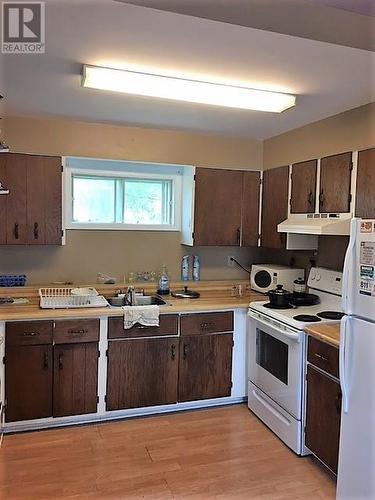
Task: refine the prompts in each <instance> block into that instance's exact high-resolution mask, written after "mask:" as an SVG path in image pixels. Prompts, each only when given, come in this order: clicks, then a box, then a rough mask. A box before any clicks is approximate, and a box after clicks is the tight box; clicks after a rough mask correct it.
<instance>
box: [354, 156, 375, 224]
mask: <svg viewBox="0 0 375 500" xmlns="http://www.w3.org/2000/svg"><path fill="white" fill-rule="evenodd" d="M374 186H375V148H372V149H366V150H364V151H360V152H359V153H358V174H357V196H356V209H355V215H356V217H362V218H364V219H375V193H374Z"/></svg>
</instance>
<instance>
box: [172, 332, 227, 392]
mask: <svg viewBox="0 0 375 500" xmlns="http://www.w3.org/2000/svg"><path fill="white" fill-rule="evenodd" d="M232 349H233V335H232V333H224V334H212V335H210V334H206V335H205V334H201V335H192V336H184V337H182V338H181V343H180V370H179V383H178V400H179V401H193V400H198V399H209V398H220V397H224V396H230V394H231V390H232V379H231V376H232Z"/></svg>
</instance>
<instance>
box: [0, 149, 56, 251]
mask: <svg viewBox="0 0 375 500" xmlns="http://www.w3.org/2000/svg"><path fill="white" fill-rule="evenodd" d="M0 180H1V181H2V182H3V183H4V184H5V185H6V187H7V188H9V189H10V193H9V195H6V196H1V197H0V198H1V200H0V215H2V216H3V217H4V218H3V220H5V221H6V223H5V225H4V226H3V227H4V228H5V229H4V228H3V229H0V244H8V245H61V242H62V176H61V158H60V157H51V156H39V155H26V154H18V153H2V154H1V155H0Z"/></svg>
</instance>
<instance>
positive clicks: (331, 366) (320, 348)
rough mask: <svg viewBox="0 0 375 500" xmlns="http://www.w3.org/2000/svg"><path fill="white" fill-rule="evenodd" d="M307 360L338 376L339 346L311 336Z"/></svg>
mask: <svg viewBox="0 0 375 500" xmlns="http://www.w3.org/2000/svg"><path fill="white" fill-rule="evenodd" d="M307 360H308V361H309V362H310V363H312V364H313V365H315V366H317V367H318V368H320V369H321V370H324V371H325V372H327V373H329V374H330V375H333V376H334V377H336V378H338V376H339V350H338V348H337V347H334V346H332V345H329V344H327V343H326V342H321V341H320V340H317V339H315V338H314V337H309V340H308V349H307Z"/></svg>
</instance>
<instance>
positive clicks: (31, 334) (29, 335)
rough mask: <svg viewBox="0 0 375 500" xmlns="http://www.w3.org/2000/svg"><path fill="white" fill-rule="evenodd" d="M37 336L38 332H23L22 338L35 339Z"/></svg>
mask: <svg viewBox="0 0 375 500" xmlns="http://www.w3.org/2000/svg"><path fill="white" fill-rule="evenodd" d="M38 335H40V333H38V332H25V333H24V334H23V336H24V337H37V336H38Z"/></svg>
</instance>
